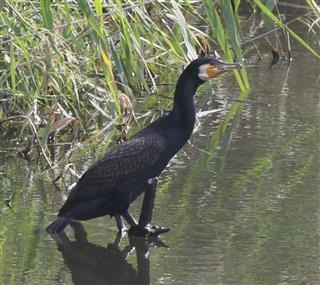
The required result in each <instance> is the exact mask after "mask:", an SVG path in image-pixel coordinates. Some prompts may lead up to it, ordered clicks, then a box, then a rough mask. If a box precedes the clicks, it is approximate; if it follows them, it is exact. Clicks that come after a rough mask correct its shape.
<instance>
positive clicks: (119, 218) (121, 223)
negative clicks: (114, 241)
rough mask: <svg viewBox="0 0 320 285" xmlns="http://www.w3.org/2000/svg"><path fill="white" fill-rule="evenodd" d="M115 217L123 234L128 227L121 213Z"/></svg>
mask: <svg viewBox="0 0 320 285" xmlns="http://www.w3.org/2000/svg"><path fill="white" fill-rule="evenodd" d="M114 218H115V220H116V223H117V227H118V230H119V232H120V233H121V236H122V235H123V234H124V233H125V232H126V230H127V228H126V226H125V225H124V223H123V220H122V217H121V216H120V215H119V214H117V215H115V216H114Z"/></svg>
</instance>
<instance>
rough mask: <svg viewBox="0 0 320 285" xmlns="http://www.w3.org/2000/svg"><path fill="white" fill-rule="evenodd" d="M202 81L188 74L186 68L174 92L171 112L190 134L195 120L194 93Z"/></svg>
mask: <svg viewBox="0 0 320 285" xmlns="http://www.w3.org/2000/svg"><path fill="white" fill-rule="evenodd" d="M201 84H202V82H201V81H200V80H199V79H198V80H197V79H196V78H195V77H193V76H190V75H189V73H188V72H186V70H185V71H184V72H183V73H182V74H181V76H180V78H179V79H178V82H177V85H176V90H175V93H174V103H173V110H172V114H173V115H174V116H175V118H176V120H177V122H178V123H180V124H181V125H182V126H183V128H184V129H185V130H186V131H187V132H189V133H190V134H191V132H192V129H193V126H194V121H195V114H196V111H195V106H194V94H195V92H196V90H197V88H198V87H199V86H200V85H201Z"/></svg>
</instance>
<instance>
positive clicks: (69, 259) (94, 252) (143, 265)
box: [53, 223, 167, 285]
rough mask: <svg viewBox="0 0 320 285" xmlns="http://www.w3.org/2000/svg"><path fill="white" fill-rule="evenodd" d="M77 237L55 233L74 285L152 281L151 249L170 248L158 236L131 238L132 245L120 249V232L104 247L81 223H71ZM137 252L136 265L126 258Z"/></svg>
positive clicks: (123, 284) (144, 282)
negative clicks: (89, 235) (93, 241)
mask: <svg viewBox="0 0 320 285" xmlns="http://www.w3.org/2000/svg"><path fill="white" fill-rule="evenodd" d="M72 228H73V230H74V240H72V241H71V240H70V239H69V238H68V237H67V235H66V234H65V233H60V234H58V235H55V236H53V238H54V240H55V241H56V243H57V246H58V250H59V251H60V252H61V253H62V257H63V259H64V262H65V264H66V265H67V267H68V269H69V271H70V273H71V276H72V281H73V283H74V284H76V285H79V284H121V285H125V284H139V285H140V284H141V285H145V284H150V262H149V248H150V247H155V246H158V247H159V246H160V247H167V246H166V245H165V244H164V243H163V242H162V241H161V240H160V239H159V238H154V239H143V238H134V237H129V244H128V245H127V246H126V247H125V248H124V249H120V248H119V245H120V241H121V235H120V234H118V235H117V237H116V239H115V241H114V242H113V243H110V244H108V245H107V247H103V246H100V245H96V244H94V243H91V242H89V241H88V239H87V233H86V231H85V229H84V227H83V226H82V225H81V224H80V223H75V224H72ZM134 251H135V253H136V257H137V266H136V268H134V266H133V265H132V264H130V263H128V261H127V260H126V259H127V257H128V256H129V255H130V254H132V253H133V252H134Z"/></svg>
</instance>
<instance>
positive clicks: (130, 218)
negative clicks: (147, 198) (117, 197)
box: [122, 211, 138, 226]
mask: <svg viewBox="0 0 320 285" xmlns="http://www.w3.org/2000/svg"><path fill="white" fill-rule="evenodd" d="M122 216H123V217H124V219H125V220H126V221H127V223H128V224H129V225H130V226H136V225H137V224H138V222H137V221H136V219H135V218H134V217H133V216H132V215H131V214H130V213H129V212H128V211H127V212H125V213H124V214H123V215H122Z"/></svg>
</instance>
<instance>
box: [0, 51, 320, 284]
mask: <svg viewBox="0 0 320 285" xmlns="http://www.w3.org/2000/svg"><path fill="white" fill-rule="evenodd" d="M269 61H270V58H269V57H268V55H266V54H263V59H262V61H261V62H260V63H259V64H256V56H255V55H252V56H250V55H249V56H248V59H247V64H248V65H249V66H251V67H249V68H248V70H249V77H250V84H251V93H250V95H249V97H248V98H247V99H249V100H251V101H250V102H248V103H246V104H241V103H233V104H231V105H230V104H228V103H227V101H228V99H226V98H228V97H236V96H238V95H239V91H238V88H237V85H236V83H235V80H234V78H233V77H232V76H231V75H226V76H223V77H222V78H220V79H217V80H215V81H214V82H212V86H213V89H214V90H215V91H214V96H212V86H211V85H209V84H207V85H206V86H204V87H203V88H202V89H201V92H200V94H202V95H201V96H200V97H199V98H198V99H197V104H198V110H200V111H206V110H212V109H215V108H219V109H220V111H218V112H213V113H211V114H209V115H206V116H204V117H201V118H199V120H198V124H197V128H196V131H195V133H194V135H193V137H192V139H191V140H190V142H189V143H188V144H187V145H186V146H185V147H184V149H183V151H181V152H180V153H179V154H178V155H177V157H175V158H174V159H173V161H172V163H171V166H170V168H168V169H167V170H166V171H165V173H164V174H163V175H162V177H161V181H160V184H159V188H158V192H157V198H156V206H155V216H154V222H155V223H157V224H159V225H164V226H169V227H171V228H172V231H170V232H169V233H167V234H165V235H163V236H162V237H161V240H157V241H150V242H144V241H143V240H140V239H133V240H129V239H128V237H125V238H124V239H123V240H122V241H121V243H120V244H118V241H117V240H115V239H116V236H117V230H116V226H115V223H114V221H113V220H110V219H109V218H107V217H104V218H99V219H95V220H91V221H88V222H85V223H82V225H83V227H82V226H79V225H78V226H74V229H72V228H70V227H68V229H67V230H66V236H62V240H61V242H63V245H60V246H57V244H56V243H55V242H54V240H53V239H52V238H51V237H50V236H48V235H46V233H45V231H44V228H45V227H46V225H47V224H48V223H49V222H50V221H51V220H52V219H53V218H54V216H55V213H56V212H57V211H58V209H59V207H60V206H61V203H62V202H61V195H62V194H61V192H59V191H58V190H57V189H56V188H55V187H54V186H53V185H52V183H51V180H50V177H49V176H48V174H45V175H43V174H41V173H39V172H38V171H37V170H36V167H35V166H32V165H31V166H28V164H27V162H26V161H24V160H21V159H19V158H17V156H16V150H14V149H11V148H8V147H7V146H8V145H12V144H9V142H5V145H3V148H2V149H3V150H2V151H1V153H0V155H1V165H0V167H1V169H0V171H1V176H0V178H1V192H0V199H1V206H0V218H1V228H0V257H1V258H0V275H1V276H2V278H1V282H2V283H1V284H30V285H34V284H50V285H53V284H57V285H58V284H202V285H206V284H208V285H209V284H210V285H212V284H245V285H247V284H255V285H256V284H319V282H320V272H319V265H320V262H319V261H320V252H319V241H320V237H319V217H320V210H319V203H320V192H319V185H320V181H319V170H320V169H319V119H320V118H319V114H320V112H319V111H320V101H319V75H320V65H319V61H317V60H316V59H314V58H313V57H312V56H310V55H308V54H307V53H306V52H305V51H303V50H302V49H300V48H299V47H295V54H294V61H293V62H292V63H291V64H290V66H289V67H287V64H286V63H282V64H279V65H278V66H276V67H274V68H269ZM208 97H210V100H209V103H207V104H204V103H203V102H204V101H205V100H206V99H204V98H208ZM202 114H203V113H202ZM3 144H4V142H3ZM94 160H95V157H94V155H92V153H90V152H89V153H87V155H85V156H79V157H78V158H74V159H73V162H74V163H75V166H76V168H77V170H78V171H79V172H81V171H83V170H84V169H86V168H87V167H88V166H89V165H90V164H91V163H92V162H93V161H94ZM50 175H51V174H50ZM52 175H56V173H52ZM12 198H13V199H12ZM11 199H12V203H11V204H10V203H9V200H11ZM140 204H141V199H140V200H139V201H137V202H136V203H135V204H134V205H133V207H132V209H133V212H134V213H135V214H136V215H137V214H138V212H139V207H140ZM9 206H11V207H9ZM74 232H75V233H76V235H75V236H74ZM130 252H131V253H130ZM147 253H149V254H147Z"/></svg>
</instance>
